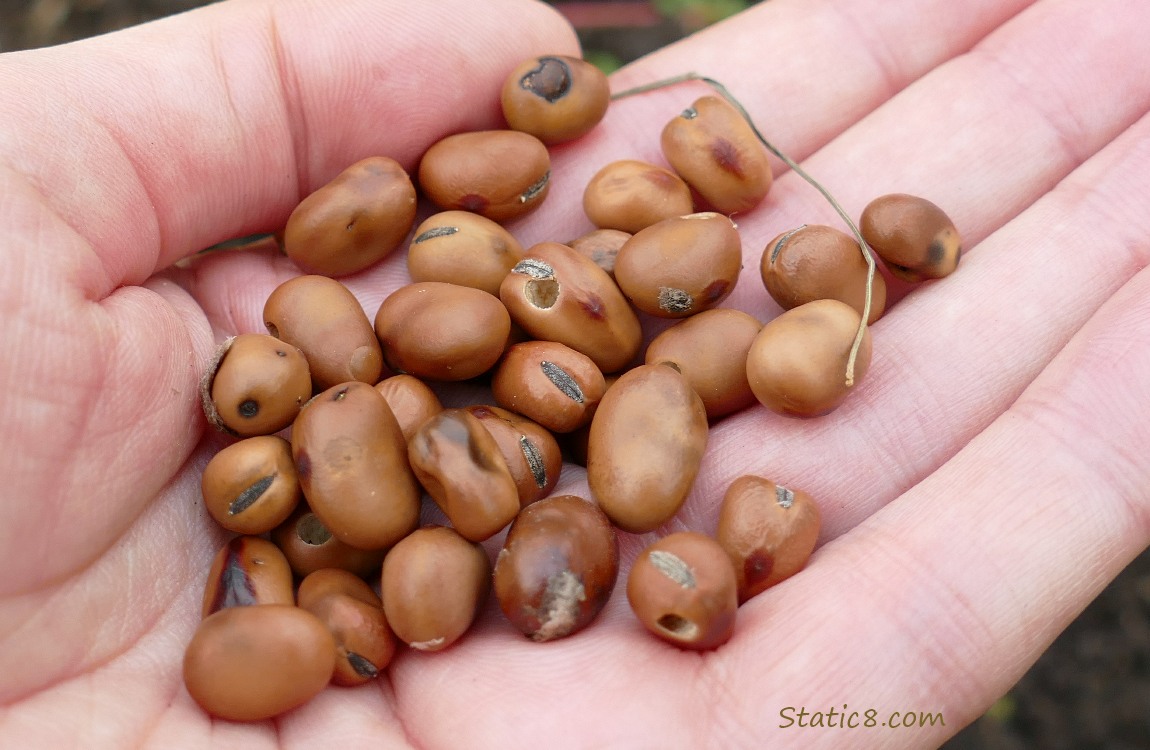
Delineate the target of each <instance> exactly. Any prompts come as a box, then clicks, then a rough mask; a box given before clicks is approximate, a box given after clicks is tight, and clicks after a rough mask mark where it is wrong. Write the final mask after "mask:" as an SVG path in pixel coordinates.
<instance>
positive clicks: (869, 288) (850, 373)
mask: <svg viewBox="0 0 1150 750" xmlns="http://www.w3.org/2000/svg"><path fill="white" fill-rule="evenodd" d="M687 81H701V82H702V83H705V84H707V85H708V86H710V87H711V88H713V89H714V90H715V91H717V92H718V93H719V94H720V95H721V96H722V97H723V98H724V99H726V100H727V101H728V102H729V103H730V104H731V106H733V107H734V108H735V109H736V110H738V112H739V114H740V115H742V117H743V119H744V120H746V121H747V124H748V125H750V127H751V131H752V132H753V133H754V134H755V137H756V138H758V139H759V142H760V143H762V144H763V145H764V146H766V148H767V150H768V151H770V152H771V153H772V154H774V155H775V156H777V157H779V159H781V160H782V162H783V163H784V164H786V165H787V166H788V167H790V168H791V169H792V170H793V171H794V172H796V173H797V174H798V175H799V177H802V178H803V179H804V180H806V181H807V182H808V183H810V184H811V185H812V186H813V187H814V188H815V190H818V191H819V193H821V194H822V196H823V198H826V200H827V202H828V203H830V204H831V207H832V208H834V210H835V212H836V213H838V215H839V216H840V217H841V218H842V220H843V221H844V222H846V225H847V226H848V227H849V228H850V230H851V232H852V233H853V234H854V236H855V239H856V240H857V241H858V244H859V252H861V253H862V255H863V260H865V261H866V266H867V271H866V293H865V296H864V299H863V310H862V320H861V321H860V322H859V328H858V333H856V334H855V338H854V342H853V343H852V344H851V351H850V356H848V357H847V369H846V385H847V387H848V388H849V387H851V386H853V385H854V383H855V360H857V359H858V353H859V348H860V347H861V346H862V341H863V336H864V335H865V334H866V328H867V318H869V317H870V310H871V299H872V296H873V290H874V274H875V262H874V256H873V255H872V252H871V249H870V246H869V245H867V243H866V240H865V239H863V236H862V232H860V231H859V228H858V227H857V226H855V223H854V221H852V220H851V217H850V216H848V215H847V212H846V211H844V210H843V207H842V206H840V205H839V202H838V201H836V200H835V199H834V197H833V196H832V195H831V194H830V193H829V192H827V189H826V188H824V187H823V186H822V185H821V184H820V183H819V182H818V180H816V179H815V178H813V177H811V176H810V175H809V174H807V173H806V171H805V170H804V169H803V168H802V167H800V166H799V165H798V164H797V163H795V161H794V160H793V159H791V158H790V157H789V156H787V155H786V154H784V153H783V152H782V151H780V150H779V149H778V148H776V147H775V145H774V144H772V143H771V142H770V141H768V140H767V139H766V138H765V137H764V136H763V134H762V133H760V132H759V129H758V127H757V126H756V125H755V121H754V120H752V119H751V115H750V113H748V112H747V110H746V108H745V107H743V105H742V104H741V103H740V102H739V100H738V99H736V98H735V97H734V96H733V95H732V94H731V92H730V91H729V90H728V89H727V87H726V86H724V85H723V84H721V83H719V82H718V81H716V80H715V79H714V78H708V77H707V76H704V75H699V74H698V73H683V74H682V75H677V76H672V77H670V78H664V79H661V80H658V81H652V82H651V83H645V84H643V85H641V86H635V87H634V88H629V89H626V90H624V91H619V92H616V93H614V94H612V95H611V99H612V100H615V99H625V98H627V97H629V96H635V95H637V94H645V93H647V92H648V91H655V90H656V89H662V88H667V87H668V86H674V85H676V84H679V83H686V82H687Z"/></svg>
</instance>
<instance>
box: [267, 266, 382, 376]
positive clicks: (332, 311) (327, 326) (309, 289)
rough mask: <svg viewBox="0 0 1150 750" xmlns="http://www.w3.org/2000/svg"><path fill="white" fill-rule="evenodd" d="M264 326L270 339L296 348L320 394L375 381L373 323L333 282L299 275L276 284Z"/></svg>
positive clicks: (378, 365)
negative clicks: (340, 386) (343, 385)
mask: <svg viewBox="0 0 1150 750" xmlns="http://www.w3.org/2000/svg"><path fill="white" fill-rule="evenodd" d="M264 324H265V325H266V326H267V329H268V332H269V333H270V334H271V335H273V336H275V337H276V338H278V339H282V340H283V341H286V342H287V343H289V344H291V345H293V346H297V347H299V349H300V351H302V352H303V354H304V356H305V357H307V363H308V366H309V367H310V368H311V377H312V382H313V384H314V386H315V388H316V389H318V390H323V389H325V388H331V387H332V386H333V385H338V384H339V383H345V382H347V381H349V380H358V381H360V382H363V383H375V382H378V381H379V376H380V374H381V373H382V372H383V353H382V352H381V351H380V349H379V341H378V340H377V339H376V338H375V331H374V330H372V327H371V321H370V320H368V319H367V314H366V313H364V311H363V307H361V306H360V304H359V300H357V299H356V298H355V295H354V294H352V293H351V291H350V290H348V288H347V287H345V286H344V285H343V284H341V283H339V282H338V281H336V280H335V279H329V278H327V277H326V276H314V275H313V276H297V277H296V278H294V279H289V280H288V281H285V282H284V283H282V284H280V285H279V286H278V287H276V288H275V290H274V291H272V293H271V295H270V296H269V297H268V300H267V302H266V303H264Z"/></svg>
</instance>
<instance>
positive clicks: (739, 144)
mask: <svg viewBox="0 0 1150 750" xmlns="http://www.w3.org/2000/svg"><path fill="white" fill-rule="evenodd" d="M661 144H662V147H663V156H664V157H666V159H667V162H668V163H669V164H670V165H671V167H672V168H674V170H675V171H676V172H678V173H679V176H680V177H682V178H683V180H684V181H686V183H687V184H688V185H690V186H691V187H692V188H694V189H695V191H696V192H697V193H698V194H699V195H700V196H701V197H702V198H703V200H704V201H705V202H706V203H707V204H708V205H709V206H710V207H711V208H712V209H713V210H715V211H718V212H719V213H722V214H728V215H729V214H733V213H741V212H744V211H750V210H751V209H752V208H754V207H755V206H757V205H759V203H761V202H762V200H763V198H765V197H766V196H767V193H768V192H769V191H770V189H771V181H772V176H771V165H770V162H768V161H767V149H766V147H764V146H763V144H762V143H760V142H759V140H758V138H756V137H755V133H754V131H753V130H752V129H751V126H750V124H749V123H748V122H747V121H746V120H744V119H743V117H742V115H740V114H739V112H738V111H737V110H736V109H735V108H734V107H732V106H731V105H730V104H728V103H727V102H726V101H724V100H723V99H720V98H719V97H717V96H704V97H701V98H700V99H697V100H695V103H694V104H692V105H691V106H690V107H689V108H687V109H686V110H684V111H683V113H682V114H680V115H679V116H678V117H676V118H675V119H673V120H671V121H670V122H669V123H667V125H666V127H664V128H663V133H662V136H661Z"/></svg>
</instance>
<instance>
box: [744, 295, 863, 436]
mask: <svg viewBox="0 0 1150 750" xmlns="http://www.w3.org/2000/svg"><path fill="white" fill-rule="evenodd" d="M860 319H861V315H860V314H859V313H858V312H857V311H856V310H855V309H854V308H853V307H851V306H850V305H847V304H846V303H845V302H839V301H838V300H833V299H823V300H816V301H814V302H808V303H806V304H805V305H799V306H798V307H796V308H794V309H793V310H787V311H786V312H784V313H783V314H782V315H780V316H778V317H777V318H775V319H774V320H771V321H769V322H768V323H767V324H766V325H764V326H763V329H762V330H761V331H759V335H758V336H756V337H755V340H754V342H752V343H751V349H750V351H749V352H748V353H747V381H748V382H749V383H750V384H751V390H752V391H754V393H755V398H757V399H758V400H759V402H760V403H762V404H763V406H766V407H767V408H768V409H770V410H771V411H774V412H777V413H779V414H785V415H788V416H796V417H814V416H819V415H822V414H827V413H829V412H831V411H834V410H835V409H836V408H838V406H839V404H841V403H842V401H843V399H845V398H846V396H847V393H849V392H850V390H851V387H852V386H847V385H846V383H845V378H844V376H843V373H844V372H846V363H847V358H848V357H849V356H850V350H851V345H852V344H853V343H854V340H855V335H856V334H857V333H858V327H859V322H860ZM870 358H871V337H870V329H869V328H868V329H867V330H866V332H865V333H864V335H863V340H862V345H861V346H860V347H859V352H858V357H857V359H856V360H855V371H854V383H855V385H856V386H857V385H858V384H859V383H860V382H862V380H863V378H864V377H866V373H867V369H868V368H869V367H870Z"/></svg>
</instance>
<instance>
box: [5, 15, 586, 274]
mask: <svg viewBox="0 0 1150 750" xmlns="http://www.w3.org/2000/svg"><path fill="white" fill-rule="evenodd" d="M512 19H513V20H514V22H515V23H516V25H517V32H516V33H514V34H511V33H508V31H507V28H508V26H507V25H508V23H509V21H511V20H512ZM576 49H577V48H576V46H575V40H574V37H573V35H572V33H571V30H570V28H569V27H567V26H566V24H564V23H563V22H562V20H561V18H560V17H559V16H558V15H557V14H555V13H554V11H552V10H550V9H548V8H547V6H545V5H544V4H542V3H533V2H527V1H526V0H518V1H516V0H498V2H494V3H484V4H482V5H477V4H475V3H466V2H462V1H460V0H450V1H447V2H438V3H422V4H420V5H419V6H413V5H411V4H408V3H399V2H387V3H370V2H352V3H340V4H339V6H338V7H333V6H331V5H330V4H327V3H315V2H307V1H306V0H300V1H298V2H266V1H252V2H234V3H225V4H220V5H214V6H209V7H206V8H203V9H199V10H197V11H194V12H191V13H187V14H183V15H180V16H178V17H173V18H168V19H163V20H161V21H158V22H155V23H152V24H147V25H145V26H141V27H137V28H134V29H130V30H127V31H125V32H121V33H119V34H114V35H110V36H106V37H100V38H97V39H94V40H91V41H88V42H85V43H83V44H82V45H79V46H75V45H70V46H67V47H61V48H57V49H53V50H47V51H43V52H33V53H25V54H22V55H14V56H11V57H10V58H8V59H6V60H5V63H6V64H3V65H0V82H3V83H4V84H5V85H4V86H3V87H2V88H0V92H2V93H0V97H2V98H0V102H3V104H4V108H5V111H10V112H16V113H18V114H19V117H18V118H17V119H15V120H13V121H10V124H9V129H10V131H11V133H10V135H9V137H8V143H7V148H6V152H7V153H9V154H13V155H15V154H19V159H18V160H16V159H15V157H14V156H13V157H12V158H13V160H15V161H16V162H17V164H16V171H17V172H19V173H23V174H24V176H25V177H26V178H27V179H28V180H29V181H30V182H31V183H32V184H33V185H34V186H35V187H36V188H38V189H39V191H40V192H41V193H42V194H43V195H44V196H46V197H47V198H48V199H49V201H50V203H51V205H52V207H53V208H54V209H55V210H56V212H57V213H58V214H60V215H61V216H62V217H64V218H65V219H73V220H78V219H79V218H80V217H83V222H82V224H81V223H80V222H79V221H77V222H76V223H77V224H80V226H79V227H78V228H79V229H80V230H81V233H82V234H83V235H84V236H85V238H87V239H90V240H91V241H92V244H93V246H94V247H95V249H96V252H97V253H98V255H99V257H100V258H101V259H102V260H103V262H104V263H105V264H106V265H108V266H109V267H110V268H112V269H115V270H116V271H118V273H115V274H110V278H109V281H110V282H111V283H112V284H115V283H119V282H121V281H125V282H128V283H138V282H139V281H142V280H143V279H145V278H147V277H148V276H151V275H152V274H153V273H155V272H156V271H157V270H159V269H160V268H163V267H165V266H167V265H169V264H170V263H171V262H172V261H174V260H176V259H177V258H180V257H182V256H184V255H186V254H188V253H189V252H192V251H195V250H199V249H201V248H203V247H207V246H209V245H212V244H214V243H215V242H218V241H220V240H223V239H228V238H231V237H236V236H243V235H246V234H251V233H254V232H258V231H267V230H272V229H277V228H278V227H279V226H280V224H281V223H282V221H283V219H284V218H285V217H286V215H287V213H288V212H289V211H290V210H291V209H292V208H293V207H294V206H295V204H296V203H298V201H299V199H300V197H301V196H302V195H304V194H306V193H307V192H310V191H311V190H313V189H314V188H316V187H317V186H319V185H320V184H322V183H323V182H324V181H326V180H328V179H330V178H331V177H332V176H334V175H335V173H336V172H338V171H339V170H340V169H342V168H343V167H344V166H346V165H347V164H350V163H351V162H353V161H355V160H357V159H359V158H362V157H364V156H368V155H376V154H385V155H389V156H392V157H394V158H396V159H398V160H399V161H401V162H403V163H405V164H406V165H407V166H409V167H410V166H412V164H413V163H414V160H415V159H416V157H418V156H419V155H420V154H421V153H422V152H423V150H424V149H426V147H427V146H428V144H430V143H431V142H433V141H434V140H436V139H438V138H440V137H442V136H444V135H446V134H448V133H452V132H455V131H459V130H478V129H483V128H485V127H492V126H494V125H495V124H496V123H497V122H498V121H499V104H498V100H497V99H492V98H491V97H488V96H485V95H483V93H482V92H488V91H492V90H498V86H499V85H501V83H502V79H503V77H504V75H505V74H506V72H507V70H508V69H509V68H510V67H511V66H513V65H514V64H515V63H516V62H518V61H519V60H521V59H523V58H526V57H529V56H531V55H532V54H539V53H540V52H541V51H543V50H546V51H549V52H575V51H576ZM147 50H153V51H156V53H157V54H155V55H154V56H152V57H150V58H148V59H149V69H148V75H147V77H142V76H140V74H139V66H140V60H141V53H142V52H143V51H147ZM464 80H466V81H467V84H466V85H460V82H461V81H464ZM63 165H68V168H67V169H62V168H61V167H62V166H63ZM93 176H99V181H98V183H96V184H93V180H92V177H93ZM93 191H99V193H98V195H94V194H93ZM96 198H99V201H98V202H97V201H96V200H95V199H96ZM142 237H146V238H148V242H141V238H142Z"/></svg>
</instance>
